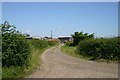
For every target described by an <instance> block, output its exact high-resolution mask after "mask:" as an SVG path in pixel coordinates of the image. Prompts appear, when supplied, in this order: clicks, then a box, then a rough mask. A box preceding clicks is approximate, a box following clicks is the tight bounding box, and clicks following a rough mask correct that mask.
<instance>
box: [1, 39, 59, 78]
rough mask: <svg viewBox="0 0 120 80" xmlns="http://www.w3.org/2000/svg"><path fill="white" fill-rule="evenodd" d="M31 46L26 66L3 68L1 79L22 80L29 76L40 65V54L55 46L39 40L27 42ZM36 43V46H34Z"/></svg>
mask: <svg viewBox="0 0 120 80" xmlns="http://www.w3.org/2000/svg"><path fill="white" fill-rule="evenodd" d="M28 42H29V43H30V46H31V48H30V49H31V50H30V51H31V53H30V55H29V59H28V62H27V63H28V64H27V65H26V66H22V67H20V66H10V67H3V68H2V70H3V73H2V77H3V78H23V77H25V76H27V75H29V74H31V73H32V72H33V71H34V70H35V69H37V67H38V66H39V65H40V64H41V59H40V56H41V54H42V53H43V52H44V51H45V50H46V49H48V48H50V47H52V46H55V45H56V44H57V42H56V44H55V42H54V43H53V42H49V43H50V44H51V45H49V44H48V41H39V40H29V41H28ZM36 43H37V44H36Z"/></svg>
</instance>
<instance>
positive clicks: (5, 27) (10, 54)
mask: <svg viewBox="0 0 120 80" xmlns="http://www.w3.org/2000/svg"><path fill="white" fill-rule="evenodd" d="M1 27H2V31H3V32H2V66H7V67H9V66H24V65H27V59H28V57H29V53H30V49H29V44H28V43H27V40H26V39H25V36H24V35H22V34H21V33H19V32H18V31H16V30H15V27H14V26H13V25H9V23H8V22H5V23H4V24H2V25H1Z"/></svg>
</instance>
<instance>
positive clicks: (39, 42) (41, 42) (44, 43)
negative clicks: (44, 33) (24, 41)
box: [29, 39, 49, 49]
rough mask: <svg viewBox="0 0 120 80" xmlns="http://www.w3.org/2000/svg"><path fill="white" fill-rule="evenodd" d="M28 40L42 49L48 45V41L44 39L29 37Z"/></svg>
mask: <svg viewBox="0 0 120 80" xmlns="http://www.w3.org/2000/svg"><path fill="white" fill-rule="evenodd" d="M29 41H30V44H31V45H32V46H34V47H35V48H39V49H42V48H45V47H48V46H49V45H48V41H46V40H39V39H30V40H29Z"/></svg>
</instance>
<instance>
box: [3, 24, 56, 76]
mask: <svg viewBox="0 0 120 80" xmlns="http://www.w3.org/2000/svg"><path fill="white" fill-rule="evenodd" d="M1 27H2V63H3V65H2V77H3V78H22V77H24V76H26V75H28V74H30V73H31V72H32V71H33V70H35V69H36V68H37V67H38V65H40V55H41V53H43V52H44V51H45V50H46V49H48V48H50V47H51V46H54V45H56V44H55V43H54V42H48V41H47V40H39V39H30V40H26V36H25V35H24V34H22V33H20V32H19V31H16V30H15V27H14V25H9V23H8V22H5V23H4V24H1ZM49 43H50V44H51V45H49ZM56 43H57V42H56Z"/></svg>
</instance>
